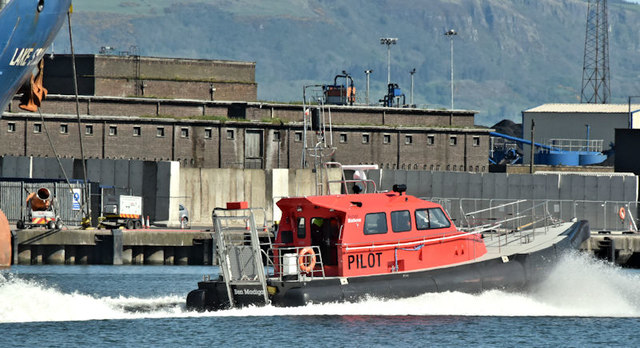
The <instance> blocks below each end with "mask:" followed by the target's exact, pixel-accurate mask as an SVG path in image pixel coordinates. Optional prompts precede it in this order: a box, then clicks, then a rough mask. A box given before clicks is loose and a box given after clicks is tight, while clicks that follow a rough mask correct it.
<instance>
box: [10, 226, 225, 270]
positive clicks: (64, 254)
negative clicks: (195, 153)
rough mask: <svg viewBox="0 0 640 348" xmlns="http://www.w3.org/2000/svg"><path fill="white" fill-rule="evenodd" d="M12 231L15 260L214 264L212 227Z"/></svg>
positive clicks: (35, 262)
mask: <svg viewBox="0 0 640 348" xmlns="http://www.w3.org/2000/svg"><path fill="white" fill-rule="evenodd" d="M11 232H12V250H13V253H12V258H13V264H14V265H42V264H53V265H56V264H57V265H63V264H66V265H95V264H98V265H211V264H212V263H213V259H214V257H213V255H214V254H213V249H214V247H213V245H214V243H213V241H214V239H213V233H212V232H210V231H207V230H155V229H145V230H122V229H116V230H95V229H91V230H79V229H77V230H76V229H63V230H43V229H28V230H14V231H11Z"/></svg>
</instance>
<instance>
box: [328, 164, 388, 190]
mask: <svg viewBox="0 0 640 348" xmlns="http://www.w3.org/2000/svg"><path fill="white" fill-rule="evenodd" d="M323 165H324V169H325V170H327V169H329V168H338V169H340V172H341V174H342V175H341V179H339V180H327V183H328V185H327V187H328V188H329V192H328V194H334V193H333V192H331V187H332V184H340V187H341V190H342V191H343V193H349V184H354V185H355V184H360V185H361V186H360V189H361V190H362V191H361V192H359V193H371V192H378V188H377V187H376V182H375V181H374V180H371V179H366V178H364V179H358V178H354V179H347V177H346V175H345V173H344V171H345V166H344V165H343V164H341V163H339V162H325V163H324V164H323ZM347 167H349V166H347ZM376 168H377V166H376ZM369 169H371V168H369ZM327 177H328V176H327Z"/></svg>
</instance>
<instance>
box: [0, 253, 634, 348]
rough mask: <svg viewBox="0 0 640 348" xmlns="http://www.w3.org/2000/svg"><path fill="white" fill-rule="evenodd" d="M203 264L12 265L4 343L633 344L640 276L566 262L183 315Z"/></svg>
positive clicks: (4, 295) (590, 262)
mask: <svg viewBox="0 0 640 348" xmlns="http://www.w3.org/2000/svg"><path fill="white" fill-rule="evenodd" d="M217 272H218V269H217V268H216V267H211V266H14V267H12V268H10V269H7V270H4V271H1V272H0V334H1V335H0V337H1V338H0V340H1V341H2V343H3V346H5V347H10V346H65V347H66V346H92V347H102V346H105V347H106V346H125V345H127V346H144V347H147V346H153V347H158V346H166V347H169V346H173V347H175V346H225V347H226V346H245V347H247V346H248V345H251V346H261V347H264V346H278V347H280V346H318V347H328V346H332V347H333V346H339V347H351V346H394V347H395V346H416V345H422V346H461V345H463V346H469V345H473V346H500V347H507V346H522V345H524V346H559V345H561V346H563V347H565V346H574V347H582V346H592V345H607V346H609V345H611V346H623V345H624V346H634V345H637V344H638V343H637V341H638V337H640V336H639V335H640V334H639V331H640V271H639V270H628V269H621V268H619V267H616V266H613V265H610V264H607V263H604V262H602V261H597V260H594V259H592V258H590V257H588V256H586V255H585V254H578V253H574V254H567V255H565V256H564V257H563V258H562V261H561V262H560V263H559V264H558V265H557V267H556V268H555V269H554V271H553V272H552V273H551V275H550V277H549V279H548V280H546V281H545V282H544V283H543V284H541V285H540V286H539V287H537V288H536V289H534V290H533V291H531V292H528V293H508V292H503V291H497V290H494V291H487V292H484V293H481V294H475V295H471V294H464V293H458V292H445V293H436V294H425V295H422V296H418V297H414V298H407V299H401V300H381V299H375V298H370V299H368V300H365V301H362V302H359V303H348V304H344V303H332V304H322V305H309V306H306V307H301V308H276V307H271V306H267V307H250V308H242V309H233V310H226V311H219V312H208V313H197V312H191V311H187V310H185V304H184V303H185V298H186V295H187V293H188V292H189V291H190V290H192V289H194V288H195V287H196V283H197V281H198V280H200V279H202V275H203V274H209V275H211V276H215V275H217Z"/></svg>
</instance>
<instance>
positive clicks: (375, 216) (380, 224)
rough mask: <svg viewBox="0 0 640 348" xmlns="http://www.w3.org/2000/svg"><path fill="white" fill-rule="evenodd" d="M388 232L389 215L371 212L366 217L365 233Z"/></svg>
mask: <svg viewBox="0 0 640 348" xmlns="http://www.w3.org/2000/svg"><path fill="white" fill-rule="evenodd" d="M383 233H387V215H386V214H385V213H370V214H367V215H366V216H365V217H364V234H383Z"/></svg>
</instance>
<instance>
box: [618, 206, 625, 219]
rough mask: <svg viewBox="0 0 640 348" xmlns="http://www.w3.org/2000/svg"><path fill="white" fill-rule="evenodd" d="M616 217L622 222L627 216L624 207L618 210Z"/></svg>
mask: <svg viewBox="0 0 640 348" xmlns="http://www.w3.org/2000/svg"><path fill="white" fill-rule="evenodd" d="M618 216H619V217H620V220H624V218H625V217H626V216H627V212H626V211H625V210H624V207H620V210H618Z"/></svg>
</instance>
